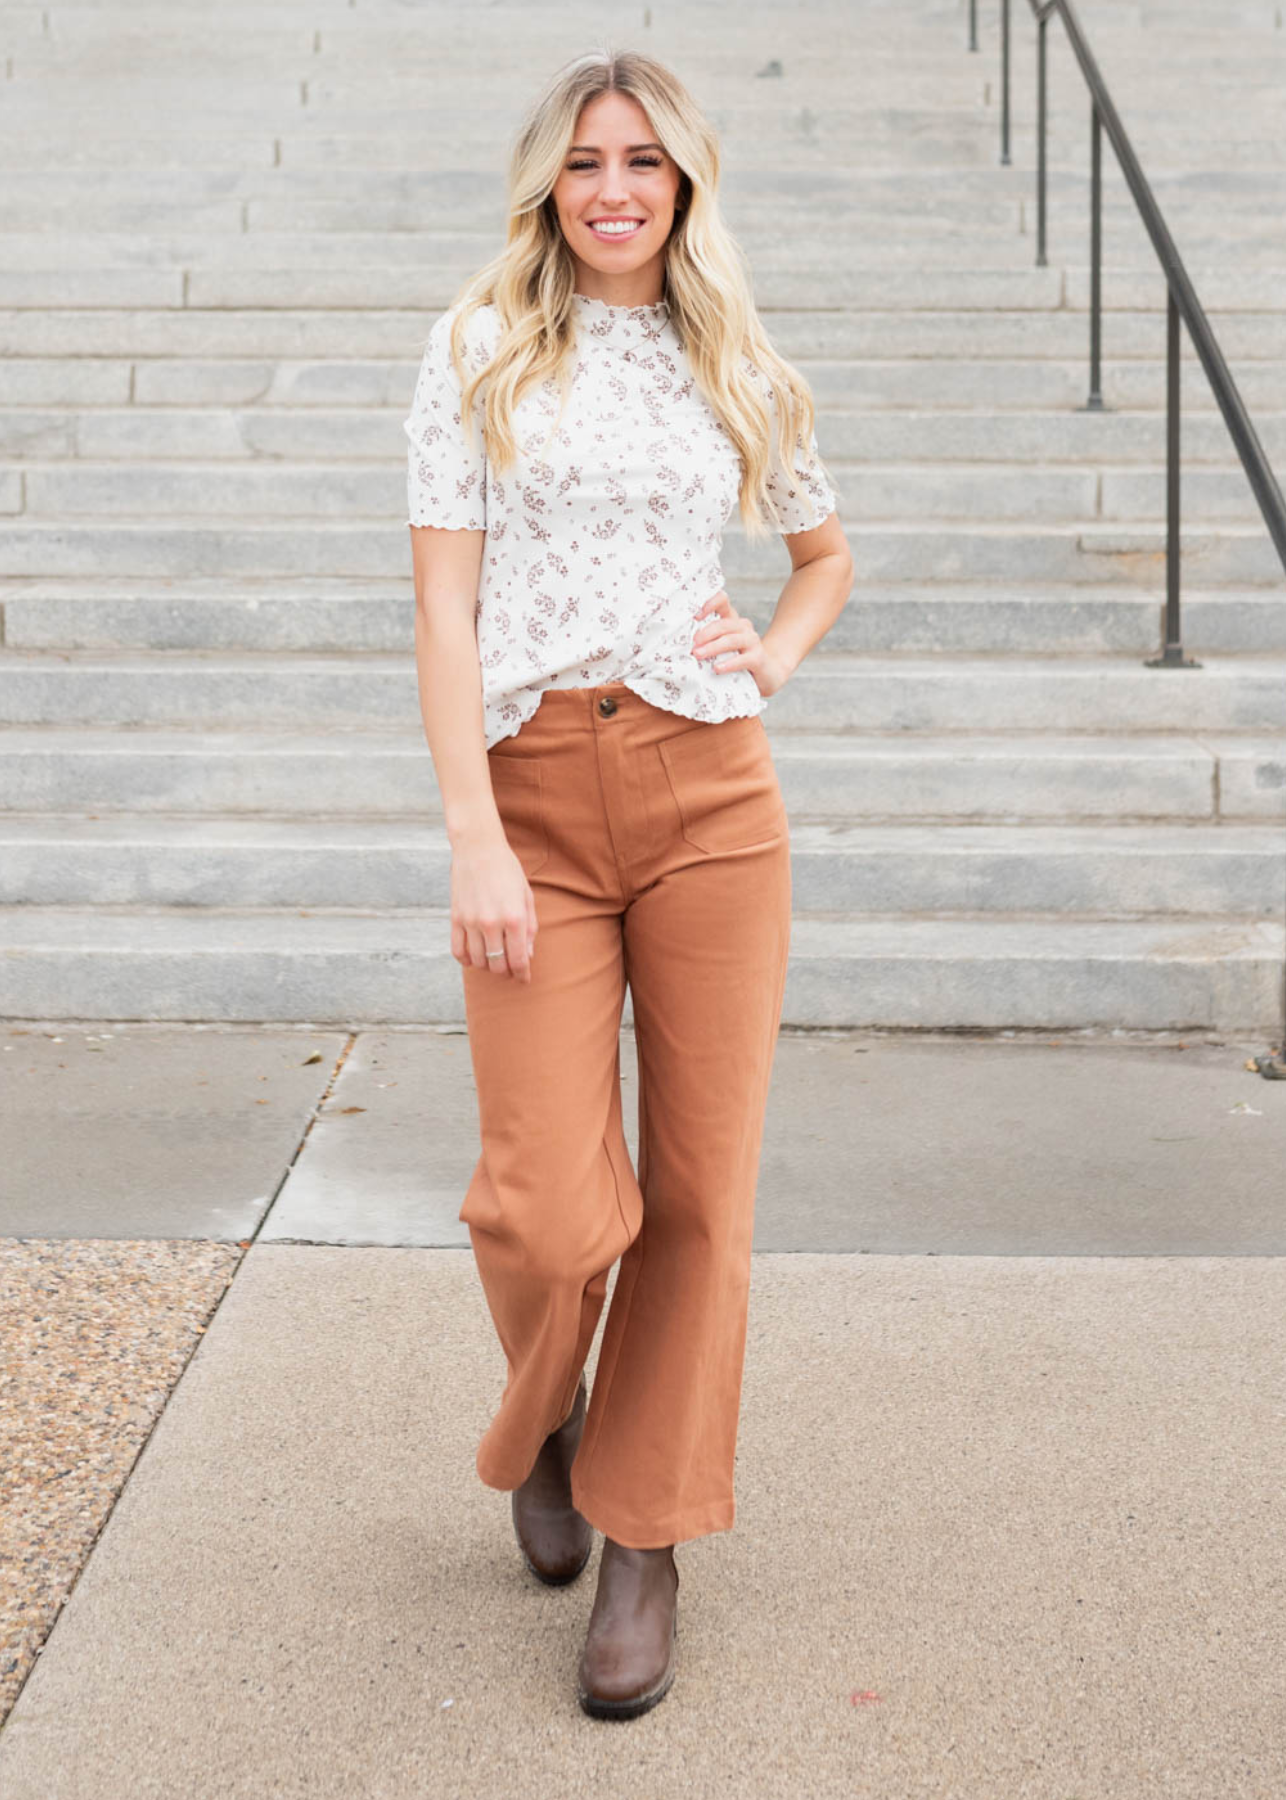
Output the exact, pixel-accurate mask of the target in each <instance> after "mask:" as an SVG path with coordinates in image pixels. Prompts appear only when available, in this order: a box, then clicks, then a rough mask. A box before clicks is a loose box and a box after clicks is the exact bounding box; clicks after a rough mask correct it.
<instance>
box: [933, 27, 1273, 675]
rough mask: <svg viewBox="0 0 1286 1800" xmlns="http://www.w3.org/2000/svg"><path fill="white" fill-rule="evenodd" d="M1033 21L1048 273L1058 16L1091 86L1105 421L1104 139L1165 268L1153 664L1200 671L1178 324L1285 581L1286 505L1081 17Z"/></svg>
mask: <svg viewBox="0 0 1286 1800" xmlns="http://www.w3.org/2000/svg"><path fill="white" fill-rule="evenodd" d="M1028 4H1029V5H1030V7H1031V10H1032V13H1033V15H1034V16H1035V19H1036V22H1037V26H1038V30H1039V37H1038V43H1037V76H1036V83H1037V86H1036V115H1037V157H1036V262H1037V264H1038V266H1042V267H1043V266H1045V265H1046V263H1047V261H1048V258H1047V256H1046V250H1045V236H1046V232H1045V226H1046V213H1047V208H1046V177H1045V164H1046V147H1045V146H1046V88H1047V79H1046V26H1047V24H1048V21H1049V18H1050V16H1051V14H1053V13H1057V14H1058V16H1059V17H1060V18H1061V19H1062V21H1063V27H1064V29H1065V31H1066V32H1067V37H1068V42H1069V43H1070V44H1071V47H1072V50H1073V52H1074V54H1075V56H1076V60H1077V62H1078V63H1079V65H1080V69H1081V73H1082V75H1083V76H1084V77H1085V83H1086V86H1087V87H1088V88H1089V92H1090V387H1089V395H1088V398H1087V399H1086V403H1085V410H1086V411H1089V412H1103V411H1106V410H1107V409H1106V408H1105V406H1104V403H1103V390H1102V341H1103V281H1102V273H1103V150H1102V134H1103V132H1104V131H1106V132H1107V135H1108V137H1109V138H1110V140H1111V143H1112V148H1113V149H1114V150H1115V151H1116V160H1117V162H1118V164H1119V165H1120V169H1121V173H1122V175H1124V177H1125V180H1126V184H1127V186H1128V187H1129V190H1130V193H1131V195H1132V196H1133V199H1134V203H1135V206H1136V207H1137V209H1138V212H1139V216H1140V218H1141V219H1142V220H1143V224H1144V227H1145V228H1146V230H1147V233H1148V236H1149V237H1150V238H1151V240H1152V244H1153V247H1154V249H1155V250H1156V253H1157V256H1158V258H1159V259H1160V263H1161V269H1162V273H1163V274H1164V276H1165V281H1166V295H1167V306H1166V600H1165V620H1164V642H1163V645H1162V648H1161V652H1160V654H1159V655H1158V656H1156V657H1149V658H1148V659H1147V663H1146V666H1147V667H1148V668H1151V669H1160V668H1169V669H1177V668H1182V669H1191V668H1198V667H1200V664H1198V663H1196V662H1195V661H1194V660H1193V659H1192V658H1190V657H1187V656H1185V655H1184V653H1183V644H1182V638H1181V634H1180V623H1179V574H1180V571H1179V480H1180V441H1179V367H1180V365H1179V352H1180V321H1181V320H1182V322H1183V323H1184V324H1186V325H1187V327H1188V333H1189V335H1190V337H1191V338H1192V342H1193V344H1194V346H1195V347H1196V351H1197V355H1198V356H1199V357H1200V358H1201V364H1202V367H1203V368H1204V369H1205V372H1206V376H1207V378H1208V380H1209V382H1210V386H1211V388H1212V390H1213V392H1214V396H1215V399H1216V400H1217V401H1218V403H1219V410H1220V411H1221V412H1222V413H1223V416H1224V420H1225V422H1226V424H1227V426H1228V430H1229V432H1230V434H1231V436H1232V441H1233V443H1234V444H1235V445H1236V448H1237V454H1238V456H1240V458H1241V463H1242V467H1243V468H1244V469H1245V471H1246V475H1247V478H1248V480H1249V482H1250V486H1251V491H1252V492H1253V493H1254V496H1255V499H1256V501H1257V503H1258V505H1259V510H1260V512H1261V513H1262V514H1263V518H1264V523H1265V524H1266V525H1267V527H1268V533H1269V536H1270V537H1271V538H1272V540H1273V543H1274V545H1275V546H1276V549H1277V554H1278V556H1279V557H1280V558H1281V563H1282V568H1283V570H1284V571H1286V500H1284V499H1283V498H1282V491H1281V488H1280V487H1279V486H1278V483H1277V478H1276V476H1275V475H1274V474H1273V471H1272V468H1271V466H1270V464H1269V461H1268V458H1267V456H1266V455H1265V453H1264V447H1263V445H1262V444H1261V443H1260V441H1259V434H1258V433H1257V432H1256V430H1255V427H1254V425H1253V424H1252V423H1251V419H1250V415H1249V413H1248V412H1247V411H1246V407H1245V404H1244V402H1243V400H1242V398H1241V394H1240V392H1239V391H1238V388H1237V383H1236V382H1235V381H1234V380H1233V376H1232V371H1231V370H1230V369H1229V367H1228V364H1227V362H1226V360H1225V358H1224V354H1223V351H1222V350H1221V349H1220V348H1219V343H1218V340H1217V338H1216V337H1215V334H1214V331H1213V330H1212V328H1211V325H1210V320H1209V319H1208V318H1207V316H1206V311H1205V308H1204V307H1203V306H1202V304H1201V302H1200V300H1198V298H1197V294H1196V289H1195V288H1194V287H1193V285H1192V279H1191V277H1190V276H1189V274H1188V271H1187V269H1186V268H1185V267H1184V264H1183V258H1182V257H1181V256H1180V255H1179V252H1178V249H1177V247H1176V245H1175V242H1174V239H1173V237H1172V236H1171V234H1170V229H1169V227H1168V226H1167V224H1166V222H1165V218H1164V216H1163V215H1162V212H1161V209H1160V207H1159V206H1158V205H1157V202H1156V198H1155V196H1154V195H1153V193H1152V189H1151V188H1150V187H1149V185H1148V181H1147V177H1146V176H1145V175H1144V173H1143V170H1142V167H1141V166H1140V163H1139V159H1138V157H1137V156H1136V155H1135V152H1134V146H1133V145H1132V144H1131V143H1130V140H1129V137H1128V135H1127V133H1126V130H1125V127H1124V125H1122V123H1121V119H1120V115H1119V114H1118V112H1117V110H1116V107H1115V105H1114V103H1113V100H1112V96H1111V94H1110V93H1109V92H1108V88H1107V83H1106V82H1105V81H1104V79H1103V76H1102V73H1101V71H1100V69H1099V66H1098V63H1097V62H1096V61H1095V59H1094V55H1093V52H1092V51H1091V50H1090V47H1089V44H1088V42H1087V41H1086V37H1085V33H1084V31H1083V30H1082V28H1081V24H1080V20H1079V19H1078V18H1077V16H1076V9H1075V7H1074V6H1073V5H1072V3H1071V0H1028ZM1009 36H1010V21H1009V0H1001V9H1000V44H1001V50H1000V65H1001V72H1000V92H1001V107H1000V160H1001V162H1002V163H1008V162H1009V160H1010V153H1009V60H1010V59H1009ZM969 48H970V50H976V49H977V48H978V0H969Z"/></svg>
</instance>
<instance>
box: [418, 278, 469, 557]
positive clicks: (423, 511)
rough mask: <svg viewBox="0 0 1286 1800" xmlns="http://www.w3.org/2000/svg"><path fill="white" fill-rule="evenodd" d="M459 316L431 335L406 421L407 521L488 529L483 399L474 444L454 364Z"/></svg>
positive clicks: (446, 317)
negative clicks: (454, 333)
mask: <svg viewBox="0 0 1286 1800" xmlns="http://www.w3.org/2000/svg"><path fill="white" fill-rule="evenodd" d="M454 318H455V313H454V311H452V310H448V311H447V312H445V313H443V315H442V317H441V318H440V319H439V320H438V321H437V323H436V324H435V325H434V327H433V329H432V331H431V332H430V333H429V341H428V344H427V346H426V348H425V351H424V358H423V361H422V362H421V364H420V374H419V379H418V380H417V382H416V384H415V397H414V399H413V400H412V402H411V411H410V415H409V417H408V418H406V419H405V420H404V421H403V427H404V429H405V431H406V435H407V438H408V440H409V444H408V449H407V467H406V506H407V515H408V517H407V523H408V524H409V525H438V526H445V527H446V528H447V529H449V530H456V531H485V530H486V528H487V456H486V449H485V446H484V444H483V441H482V401H481V396H480V395H475V397H474V407H473V414H474V425H473V438H472V441H470V440H468V439H467V438H466V436H465V431H464V424H463V413H462V410H461V405H460V397H461V393H462V391H463V390H462V388H461V384H460V378H459V376H458V375H457V374H456V370H455V364H454V363H453V362H452V360H451V325H452V322H453V320H454Z"/></svg>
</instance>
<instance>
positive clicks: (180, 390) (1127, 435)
mask: <svg viewBox="0 0 1286 1800" xmlns="http://www.w3.org/2000/svg"><path fill="white" fill-rule="evenodd" d="M794 360H795V364H796V367H797V368H798V369H799V370H800V372H801V373H802V374H803V375H804V376H805V377H806V379H807V380H808V381H809V383H810V385H811V386H812V388H813V390H814V397H815V399H816V400H817V402H818V404H819V406H820V407H821V408H822V410H823V412H824V413H825V414H826V415H827V417H828V418H829V416H830V414H831V413H832V411H835V410H845V409H847V410H851V411H855V412H858V413H860V414H862V416H863V426H864V428H865V429H867V430H868V432H869V434H870V435H869V437H868V440H867V441H869V442H872V443H879V442H881V441H882V440H881V438H880V436H879V433H880V432H882V431H898V430H900V429H901V427H900V426H899V425H898V423H897V420H898V419H899V418H900V417H901V416H902V415H903V414H908V415H909V414H920V415H922V421H921V422H920V423H922V425H923V430H924V444H925V454H928V453H929V451H930V449H931V448H932V446H933V445H934V443H935V442H937V441H942V440H937V439H935V437H934V432H935V431H941V432H943V433H950V432H953V431H958V432H962V433H970V434H972V433H981V432H983V430H984V427H983V426H982V425H981V423H980V421H981V420H991V421H992V425H991V427H990V435H991V437H992V438H994V437H996V436H998V435H1002V434H1003V435H1005V436H1008V434H1009V433H1010V432H1011V431H1012V432H1014V433H1017V432H1020V431H1023V430H1025V429H1027V427H1026V426H1025V424H1024V422H1023V421H1024V419H1025V417H1026V415H1028V414H1030V415H1034V416H1039V415H1042V414H1044V415H1048V416H1050V417H1051V418H1054V419H1056V420H1057V422H1058V425H1059V426H1060V428H1061V430H1060V434H1059V439H1058V444H1060V445H1061V444H1063V443H1067V442H1071V443H1089V444H1091V445H1092V444H1094V443H1095V442H1097V441H1107V436H1108V434H1114V437H1113V441H1114V443H1116V444H1118V445H1119V444H1120V443H1121V442H1122V441H1124V442H1125V443H1127V444H1129V443H1131V442H1132V441H1133V439H1134V438H1135V436H1136V435H1138V434H1148V433H1155V432H1156V430H1157V429H1158V428H1160V429H1162V430H1164V425H1163V424H1161V425H1160V426H1158V420H1159V419H1160V418H1161V417H1162V416H1163V412H1164V406H1165V398H1166V372H1165V364H1164V362H1163V361H1162V360H1161V359H1160V358H1159V357H1152V358H1136V359H1134V360H1120V359H1113V360H1112V361H1111V362H1108V363H1106V364H1105V365H1104V367H1103V371H1102V384H1103V396H1104V400H1105V402H1106V407H1107V410H1105V411H1103V412H1095V413H1093V414H1089V413H1085V412H1084V411H1083V410H1082V409H1083V408H1084V404H1085V397H1086V393H1087V391H1088V384H1089V367H1088V357H1087V356H1081V357H1078V358H1076V359H1071V358H1069V359H1066V360H1062V361H1060V360H1057V359H1055V358H1053V357H1050V358H1039V359H1037V358H1026V359H1024V360H1021V361H1020V360H1008V361H1007V360H1004V359H1002V358H1000V357H995V358H979V359H977V360H973V361H968V362H966V361H962V360H953V359H951V358H949V357H924V358H899V357H852V358H849V359H847V360H845V361H838V360H835V359H828V360H818V359H817V358H814V357H810V356H804V357H796V358H795V359H794ZM418 371H419V359H418V358H417V357H406V358H403V359H400V360H397V361H389V360H386V359H385V360H381V359H376V358H368V359H362V360H359V359H356V358H352V357H339V356H337V357H335V358H333V359H331V360H327V361H292V360H289V359H286V358H281V359H278V358H275V357H273V358H269V357H263V358H256V359H247V358H238V357H221V358H218V359H214V360H211V359H209V358H205V357H202V356H200V355H197V356H192V357H169V356H163V357H162V356H158V357H154V358H150V359H144V360H138V361H131V360H130V359H129V358H128V357H121V358H111V357H102V358H98V357H95V358H93V359H87V358H79V359H77V358H71V357H68V358H62V357H47V356H13V357H10V358H9V359H8V360H7V361H6V362H5V363H3V364H0V408H8V409H10V410H9V411H7V412H0V431H3V433H4V436H3V439H0V445H3V449H0V454H15V453H18V452H21V453H22V454H29V455H35V456H41V457H49V456H53V455H60V454H72V453H73V450H76V451H79V453H80V454H82V455H84V454H90V455H93V454H102V453H103V451H102V449H101V448H100V446H102V445H104V444H105V443H110V444H112V445H113V448H112V451H111V454H112V455H123V454H126V451H127V447H128V444H129V443H130V442H131V441H132V440H131V438H130V436H129V435H128V433H129V432H138V433H140V434H142V435H141V436H140V437H139V439H138V440H137V441H139V442H140V443H142V444H146V443H147V442H148V441H150V440H149V439H148V437H147V436H146V433H147V432H148V431H149V429H152V428H154V427H155V428H159V427H160V426H161V425H163V424H166V422H167V421H169V420H172V421H173V423H172V424H166V429H167V430H169V431H174V432H176V433H180V434H183V433H185V432H187V431H188V430H190V429H196V430H198V431H205V430H206V429H207V428H206V427H203V426H200V425H197V426H196V427H189V426H188V425H187V420H188V419H192V420H197V421H199V420H201V419H204V418H206V417H208V416H210V415H211V414H214V415H215V416H216V421H217V422H216V424H215V426H214V427H213V428H210V438H209V441H210V442H211V443H212V444H213V443H214V442H216V441H217V442H218V444H219V445H220V446H222V445H223V444H224V443H225V441H226V439H227V427H226V426H225V424H224V422H223V419H222V417H221V416H220V415H218V413H217V409H219V408H225V407H226V408H231V409H235V418H236V421H237V423H236V430H237V433H238V436H239V437H241V436H244V434H246V433H248V432H253V433H255V434H257V435H255V436H253V438H252V439H251V440H250V443H251V446H252V447H254V448H256V449H263V448H266V447H267V446H268V445H269V444H273V445H275V444H277V443H278V442H279V440H277V439H274V438H272V437H270V436H267V435H265V434H266V433H267V432H268V430H269V426H270V423H271V419H272V418H279V417H281V416H282V415H283V414H284V415H286V416H288V417H289V419H290V421H291V425H292V428H293V429H294V430H295V431H296V432H298V431H299V430H301V429H304V430H308V429H311V427H310V426H309V425H308V423H307V421H308V420H309V419H310V418H311V417H312V415H313V414H314V412H316V413H318V414H320V415H321V416H322V418H323V421H325V419H326V418H327V417H331V418H335V419H337V420H345V421H350V422H351V423H352V424H356V423H357V422H358V421H359V420H360V419H361V417H362V414H363V409H379V410H382V411H385V412H393V413H395V414H397V417H398V420H399V421H400V420H401V418H403V417H404V416H405V413H406V410H407V407H408V405H409V401H410V398H411V396H412V395H413V393H414V391H415V380H416V375H417V373H418ZM1234 373H1235V377H1236V381H1237V385H1238V388H1239V389H1240V391H1241V396H1242V399H1243V401H1244V402H1245V404H1246V405H1247V406H1248V407H1249V408H1250V410H1251V413H1252V416H1253V417H1254V419H1255V421H1256V428H1257V429H1259V428H1260V427H1261V426H1265V425H1266V426H1267V429H1268V432H1269V435H1270V437H1271V435H1272V433H1273V432H1274V431H1278V430H1280V426H1279V424H1278V423H1277V415H1280V414H1282V413H1286V357H1283V358H1280V359H1278V360H1276V361H1273V360H1272V359H1269V358H1264V359H1262V360H1259V361H1255V362H1247V361H1246V360H1245V359H1244V358H1243V359H1241V360H1240V361H1239V364H1238V366H1237V368H1236V369H1235V371H1234ZM1180 405H1181V411H1182V430H1183V452H1184V459H1185V462H1186V460H1187V459H1188V458H1189V457H1191V456H1195V457H1196V459H1197V460H1220V458H1221V457H1223V456H1224V455H1225V454H1232V452H1231V451H1226V452H1225V451H1223V450H1221V449H1220V446H1221V445H1230V444H1231V439H1230V438H1229V436H1228V431H1227V427H1226V426H1225V425H1224V423H1223V415H1222V414H1221V413H1220V412H1219V410H1218V407H1217V405H1216V403H1215V400H1214V396H1213V394H1212V392H1211V388H1210V383H1209V381H1208V380H1207V378H1206V374H1205V371H1204V369H1203V368H1202V367H1201V366H1200V364H1199V363H1198V361H1197V359H1196V357H1195V356H1189V357H1185V358H1184V360H1183V362H1182V364H1181V366H1180ZM149 409H152V410H150V411H149ZM884 411H887V412H890V413H892V414H893V415H894V417H893V418H892V419H890V420H888V421H884V420H879V421H878V422H874V421H872V418H871V415H872V413H877V414H878V413H880V412H884ZM954 411H960V412H961V413H962V414H963V415H964V416H963V418H962V420H961V422H960V423H959V424H958V425H957V424H956V423H955V422H954V421H952V422H950V423H948V420H949V418H950V415H951V413H952V412H954ZM975 413H976V414H978V415H979V418H978V419H973V418H971V417H970V415H971V414H975ZM1006 413H1012V414H1013V415H1014V417H1013V418H1012V419H1009V418H1003V417H998V415H1001V414H1006ZM1118 414H1119V415H1120V422H1119V423H1118V422H1117V419H1118ZM131 420H133V421H135V423H134V424H133V425H132V426H131V425H130V421H131ZM117 421H120V424H119V425H118V423H117ZM920 423H917V424H914V425H912V426H911V427H910V429H912V430H918V429H920ZM326 428H327V427H326V425H325V424H324V423H323V429H326ZM381 429H382V427H381ZM122 433H126V434H127V435H125V436H124V437H122V436H121V435H120V434H122ZM216 434H217V437H216ZM169 441H170V440H168V439H167V442H169ZM175 441H177V442H179V443H186V442H189V441H191V440H190V439H188V438H187V437H184V436H182V435H180V436H179V438H178V439H177V440H175ZM200 441H205V440H200ZM292 441H294V442H299V441H301V440H299V439H298V438H296V439H294V440H292ZM1153 441H1154V440H1153ZM827 443H828V447H829V431H827ZM116 446H119V448H117V447H116ZM1057 448H1058V446H1057V445H1054V444H1051V454H1052V453H1053V452H1054V451H1055V450H1056V449H1057ZM1207 452H1208V453H1209V454H1207ZM202 453H203V454H211V453H212V451H204V452H202ZM859 453H860V452H859ZM348 454H350V455H351V454H352V450H351V449H349V451H348ZM1276 454H1277V448H1276V444H1274V455H1276Z"/></svg>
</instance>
